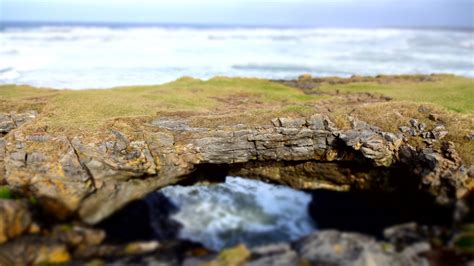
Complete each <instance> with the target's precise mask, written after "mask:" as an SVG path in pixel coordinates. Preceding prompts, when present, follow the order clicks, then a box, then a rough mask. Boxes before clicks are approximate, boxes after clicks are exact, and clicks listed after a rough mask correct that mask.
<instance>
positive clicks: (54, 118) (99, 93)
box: [43, 77, 318, 130]
mask: <svg viewBox="0 0 474 266" xmlns="http://www.w3.org/2000/svg"><path fill="white" fill-rule="evenodd" d="M315 99H318V97H316V96H308V95H305V94H304V93H303V92H302V91H300V90H298V89H295V88H290V87H287V86H284V85H281V84H276V83H273V82H270V81H266V80H261V79H246V78H224V77H218V78H213V79H211V80H209V81H202V80H197V79H191V78H182V79H179V80H177V81H175V82H171V83H167V84H163V85H160V86H132V87H120V88H114V89H106V90H81V91H57V94H56V95H55V96H54V97H53V98H52V99H51V101H50V102H49V103H48V105H47V108H46V110H47V114H46V115H45V116H44V117H43V122H44V123H45V124H47V125H48V128H50V129H55V128H71V127H72V128H76V129H81V130H88V129H90V130H94V129H96V128H97V127H98V126H100V125H102V124H104V122H105V121H107V120H110V119H114V118H124V117H143V116H153V115H156V114H157V113H159V112H169V111H173V112H186V111H192V112H213V111H214V110H216V109H222V110H225V109H227V108H231V107H233V106H234V107H236V106H239V107H242V105H244V106H245V105H247V106H248V109H256V108H255V106H253V104H257V103H258V104H260V105H265V104H266V105H268V106H272V105H273V104H275V105H280V104H282V103H283V104H285V105H286V104H296V103H304V102H307V101H310V100H315ZM242 102H244V104H242Z"/></svg>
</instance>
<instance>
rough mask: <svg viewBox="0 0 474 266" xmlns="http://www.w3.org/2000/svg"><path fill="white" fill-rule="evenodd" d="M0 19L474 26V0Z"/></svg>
mask: <svg viewBox="0 0 474 266" xmlns="http://www.w3.org/2000/svg"><path fill="white" fill-rule="evenodd" d="M0 21H3V22H5V21H46V22H119V23H170V24H175V23H179V24H211V25H216V24H217V25H242V26H245V25H255V26H258V25H262V26H291V27H300V26H301V27H305V26H316V27H451V28H452V27H455V28H459V27H461V28H474V0H299V1H298V0H297V1H290V0H269V1H250V0H193V1H191V0H174V1H165V0H0Z"/></svg>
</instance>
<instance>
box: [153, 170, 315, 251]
mask: <svg viewBox="0 0 474 266" xmlns="http://www.w3.org/2000/svg"><path fill="white" fill-rule="evenodd" d="M160 192H162V193H163V194H164V195H165V196H166V197H168V198H169V200H170V201H171V202H173V204H175V205H176V206H177V207H178V208H179V209H180V210H179V211H178V212H177V213H175V214H173V215H172V217H171V218H172V219H174V220H176V221H178V222H179V223H180V224H182V225H183V228H182V229H181V231H180V237H181V238H183V239H188V240H193V241H196V242H200V243H202V244H204V246H206V247H207V248H210V249H213V250H221V249H222V248H224V247H229V246H233V245H235V244H237V243H245V244H246V245H248V246H251V247H252V246H258V245H261V244H268V243H273V242H280V241H291V240H295V239H298V238H300V237H302V236H303V235H306V234H308V233H310V232H311V231H313V230H314V229H315V224H314V223H313V221H312V218H311V217H310V216H309V214H308V212H307V211H306V208H301V206H307V205H308V204H309V202H310V201H311V195H309V194H306V193H304V192H301V191H297V190H294V189H291V188H288V187H284V186H279V185H270V184H267V183H264V182H261V181H255V180H248V179H243V178H240V177H227V178H226V182H225V183H223V184H218V185H211V186H199V185H196V186H189V187H183V186H171V187H166V188H164V189H162V190H160Z"/></svg>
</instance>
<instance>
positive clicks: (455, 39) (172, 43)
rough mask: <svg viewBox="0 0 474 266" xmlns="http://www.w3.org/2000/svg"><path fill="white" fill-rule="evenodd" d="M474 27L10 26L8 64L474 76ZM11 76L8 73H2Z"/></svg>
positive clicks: (56, 73) (94, 84)
mask: <svg viewBox="0 0 474 266" xmlns="http://www.w3.org/2000/svg"><path fill="white" fill-rule="evenodd" d="M472 43H473V32H462V31H434V30H408V29H404V30H401V29H273V28H255V29H249V28H189V27H188V28H166V27H128V28H119V27H118V28H110V27H98V26H91V27H85V26H64V27H61V26H55V27H49V26H48V27H31V28H18V27H17V28H15V27H13V28H12V27H10V28H6V29H5V30H4V31H1V32H0V69H4V68H10V69H14V70H15V71H17V72H18V73H19V76H18V77H16V78H15V79H14V82H15V83H26V84H31V85H39V86H47V87H55V88H73V89H81V88H105V87H111V86H123V85H133V84H137V85H140V84H159V83H163V82H168V81H172V80H174V79H176V78H179V77H181V76H185V75H186V76H193V77H197V78H203V79H207V78H210V77H213V76H216V75H226V76H254V77H262V78H278V79H281V78H295V77H297V76H298V75H300V74H301V73H303V72H307V73H311V74H313V75H317V76H328V75H339V76H350V75H353V74H357V75H377V74H381V73H383V74H410V73H426V74H428V73H440V72H442V73H453V74H457V75H464V76H474V60H473V57H474V46H473V45H472ZM10 82H12V80H11V79H6V78H0V84H1V83H10Z"/></svg>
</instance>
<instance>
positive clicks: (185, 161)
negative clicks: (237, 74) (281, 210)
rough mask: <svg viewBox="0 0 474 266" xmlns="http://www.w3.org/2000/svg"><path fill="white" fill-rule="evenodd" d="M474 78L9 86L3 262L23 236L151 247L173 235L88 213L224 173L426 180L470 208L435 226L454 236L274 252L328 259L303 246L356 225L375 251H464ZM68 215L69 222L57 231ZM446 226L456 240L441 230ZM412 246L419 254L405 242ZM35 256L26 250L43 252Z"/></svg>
mask: <svg viewBox="0 0 474 266" xmlns="http://www.w3.org/2000/svg"><path fill="white" fill-rule="evenodd" d="M472 84H473V80H472V79H470V78H464V77H458V76H452V75H402V76H383V75H382V76H377V77H357V76H355V77H352V78H337V77H332V78H314V77H312V76H310V75H302V76H300V77H299V78H298V79H297V80H275V81H271V80H264V79H253V78H227V77H216V78H212V79H210V80H208V81H202V80H199V79H194V78H189V77H184V78H181V79H178V80H176V81H174V82H170V83H167V84H163V85H159V86H131V87H121V88H114V89H106V90H80V91H70V90H50V89H36V88H33V87H30V86H15V85H3V86H0V96H1V100H0V112H1V113H2V114H1V115H0V135H1V138H0V185H2V189H4V190H5V191H7V190H8V193H3V194H5V195H9V196H8V198H14V200H12V199H2V200H0V207H1V208H0V212H2V214H3V216H2V217H10V215H11V217H19V218H18V219H4V220H0V228H1V225H3V226H4V227H3V230H0V240H1V239H4V240H3V242H6V244H4V245H1V246H0V253H1V254H0V261H1V259H5V258H4V257H5V256H6V257H8V258H6V259H5V260H7V261H8V259H16V258H10V257H9V255H8V252H10V251H11V250H19V249H21V248H23V247H25V245H30V243H31V242H28V239H30V238H34V239H40V242H41V241H43V240H44V244H42V245H43V246H41V247H45V249H44V250H51V249H55V250H57V253H54V252H52V253H51V254H56V255H57V256H54V255H53V256H50V257H47V259H46V260H44V261H45V262H51V263H58V262H59V263H62V262H66V261H69V260H70V259H73V260H74V259H81V260H86V261H87V260H89V259H92V258H103V257H107V256H109V257H110V256H112V257H120V258H127V257H130V256H136V255H143V254H147V255H149V254H150V253H153V252H154V251H156V250H157V249H159V248H163V247H167V244H166V243H160V245H162V244H163V247H159V246H158V245H157V244H156V243H155V242H153V243H154V244H149V243H148V244H146V243H127V244H125V245H124V244H121V245H115V246H113V245H112V244H111V243H108V242H107V241H106V236H105V235H104V232H103V231H101V229H100V228H97V227H95V225H96V224H98V223H100V222H101V221H103V220H105V219H106V218H107V217H110V216H111V215H114V214H115V213H118V212H119V210H121V209H122V208H123V207H124V206H127V204H129V203H131V202H133V201H136V200H140V199H143V198H144V197H146V196H147V195H148V194H149V193H150V192H152V191H155V190H157V189H158V188H162V187H164V186H167V185H172V184H175V183H178V182H181V181H183V180H200V179H203V180H204V179H206V176H208V177H209V175H212V174H216V173H219V174H220V175H224V176H225V175H236V176H244V177H247V178H255V179H258V180H266V181H271V182H275V183H280V184H284V185H287V186H290V187H293V188H297V189H312V190H317V189H325V190H333V191H353V192H354V191H362V192H364V191H367V192H370V191H372V192H373V191H382V192H383V193H388V192H390V191H398V192H400V193H402V195H403V194H404V193H407V194H410V193H414V195H415V198H416V195H417V193H419V195H420V197H421V195H423V197H424V196H427V197H428V198H429V199H430V200H431V203H436V204H440V205H442V206H448V207H449V208H451V209H452V212H453V215H454V213H459V212H461V213H463V211H464V214H463V215H458V216H459V217H457V218H455V219H453V220H454V221H453V223H452V224H454V225H452V226H451V227H450V226H444V227H443V228H442V230H441V231H443V230H444V231H443V234H444V233H445V232H448V233H446V234H447V235H448V236H445V235H436V234H435V236H433V235H429V234H428V235H429V236H427V235H423V234H419V235H417V236H418V237H419V239H418V240H420V241H414V242H410V243H408V244H407V243H402V242H403V241H402V240H400V239H398V238H397V237H401V238H403V237H404V236H406V235H408V233H406V232H405V235H403V232H402V233H401V234H402V235H401V236H400V235H396V234H392V235H391V237H386V238H385V239H383V240H375V239H373V238H372V237H371V236H363V235H359V234H352V233H344V232H338V231H325V230H321V231H319V232H315V233H314V234H313V235H312V236H308V237H307V238H304V239H302V240H301V241H297V242H295V243H290V244H287V245H284V246H283V247H282V246H280V247H278V248H276V250H277V251H276V254H280V255H282V254H286V255H285V256H290V257H292V258H293V259H294V258H295V257H296V260H297V261H298V260H299V261H303V260H305V261H308V262H311V261H313V260H317V259H321V256H323V257H324V256H325V255H328V254H332V253H331V251H329V250H325V251H324V252H325V253H324V254H315V253H311V254H307V253H305V250H306V249H305V247H308V246H311V245H317V244H318V243H320V244H321V241H322V242H323V243H324V241H325V240H324V239H326V238H327V235H332V238H334V239H336V240H335V241H336V242H335V243H336V244H337V243H339V244H341V245H346V244H344V243H345V242H344V241H347V239H353V241H355V243H357V244H355V246H356V247H358V248H362V249H363V250H364V252H366V253H363V255H360V256H361V257H360V258H361V260H362V259H364V258H365V257H364V256H366V254H372V255H373V254H377V256H381V257H380V258H379V259H380V261H378V262H388V261H395V262H404V261H410V260H414V261H416V262H419V261H420V260H423V259H426V256H425V255H423V254H424V253H430V252H431V253H436V252H440V250H442V251H443V252H448V253H450V254H451V253H452V254H456V256H459V259H460V260H463V259H465V258H466V257H464V256H468V255H469V250H472V248H471V247H468V248H465V247H459V246H456V241H454V240H456V239H459V238H462V237H471V233H470V231H463V230H464V229H461V228H465V227H466V225H468V224H470V223H471V222H472V221H470V220H468V219H469V213H470V212H472V209H470V207H472V205H470V198H471V194H472V189H473V187H474V180H473V178H474V158H473V154H472V151H473V150H474V139H473V136H474V135H473V134H474V128H473V124H474V122H473V121H474V116H473V113H474V104H473V103H472V101H471V100H472V99H473V95H472V93H473V85H472ZM302 172H304V173H305V175H304V176H301V174H300V173H302ZM0 195H2V194H0ZM6 197H7V196H5V198H6ZM28 199H30V200H28ZM32 199H33V200H32ZM2 206H3V207H2ZM460 206H464V208H467V211H466V209H462V207H460ZM12 208H13V210H14V211H13V212H12V211H9V210H11V209H12ZM459 208H461V209H459ZM30 209H33V210H34V211H33V213H41V215H35V214H33V213H30ZM19 210H21V211H19ZM15 215H18V216H15ZM12 221H13V222H12ZM45 221H53V222H52V224H53V225H52V226H46V224H48V223H46V222H45ZM2 223H3V224H2ZM9 223H10V224H9ZM65 225H66V226H69V227H68V228H73V230H63V231H61V229H58V228H63V227H64V226H65ZM421 226H423V225H414V226H412V227H410V229H409V233H413V231H417V230H421V229H420V228H419V227H421ZM12 228H14V229H12ZM404 228H405V227H404ZM428 228H429V230H431V229H433V230H435V227H428ZM95 230H97V231H95ZM410 230H412V231H410ZM402 231H403V230H402ZM2 232H3V235H2ZM417 232H418V231H417ZM392 233H393V230H392ZM90 234H92V235H95V236H96V237H95V238H94V237H92V236H91V235H90ZM78 235H80V236H81V237H78ZM388 235H390V234H388ZM2 236H3V238H1V237H2ZM74 237H75V238H76V239H78V238H81V239H82V240H81V241H77V242H74V241H73V240H72V238H74ZM440 237H441V238H443V239H444V238H445V237H447V238H448V240H443V241H442V242H441V243H437V244H436V241H437V240H439V239H438V238H440ZM392 240H393V241H395V240H400V241H399V242H396V243H395V244H393V243H392V245H393V246H392V247H391V248H388V250H386V249H385V248H384V247H385V246H384V245H385V244H384V243H385V242H390V241H392ZM435 240H436V241H435ZM104 241H105V242H104ZM384 241H385V242H384ZM41 243H43V242H41ZM48 243H54V245H49V244H48ZM150 243H151V242H150ZM420 243H422V244H420ZM427 243H428V244H427ZM415 244H416V245H418V247H420V249H419V250H418V251H417V252H415V254H408V253H409V252H408V251H407V252H405V253H404V250H406V248H408V247H410V248H413V245H415ZM425 244H426V245H425ZM48 245H49V246H48ZM420 245H421V246H420ZM190 246H191V247H192V249H193V250H194V248H195V246H193V245H190ZM395 246H396V247H395ZM39 247H40V246H38V248H39ZM273 248H275V247H273ZM344 248H347V250H349V251H350V250H351V248H350V247H347V246H344ZM352 248H353V247H352ZM92 249H98V250H102V252H103V254H101V253H100V252H99V253H97V252H93V251H92ZM185 249H186V248H185ZM270 249H271V248H270ZM44 250H43V251H44ZM71 250H72V251H73V252H70V251H71ZM466 250H467V252H466ZM349 251H348V252H349ZM202 252H203V254H205V255H203V256H201V258H199V261H201V259H204V260H202V261H201V262H209V261H214V262H211V263H217V264H211V265H221V264H219V263H225V262H226V259H229V258H230V257H232V258H233V259H235V258H234V257H237V260H238V263H240V264H242V263H244V262H251V261H252V260H256V259H261V258H263V257H269V256H271V254H272V253H271V252H266V251H262V250H254V249H252V250H248V249H247V248H245V247H242V246H238V247H236V248H234V249H231V250H229V251H223V253H221V254H220V255H219V254H216V253H212V252H209V251H205V252H204V251H202ZM225 252H227V253H225ZM367 252H368V253H367ZM35 254H36V257H34V258H33V259H32V261H28V262H29V263H31V262H33V263H34V262H38V260H40V261H41V258H42V257H41V256H44V254H42V253H41V252H40V251H39V250H38V252H37V253H35ZM226 254H237V255H230V257H229V256H228V255H226ZM262 254H263V255H262ZM289 254H291V255H289ZM334 254H336V255H337V252H335V253H334ZM334 254H333V255H334ZM344 254H345V253H344ZM439 254H441V253H439ZM180 255H181V256H185V254H184V253H183V254H180ZM336 255H334V256H336ZM195 257H199V256H195ZM331 258H332V257H331ZM400 258H401V261H398V259H400ZM19 259H22V258H19ZM28 259H31V258H28ZM342 259H345V257H344V256H342ZM222 260H223V261H224V262H222ZM41 262H43V261H41ZM125 263H126V262H125Z"/></svg>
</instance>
